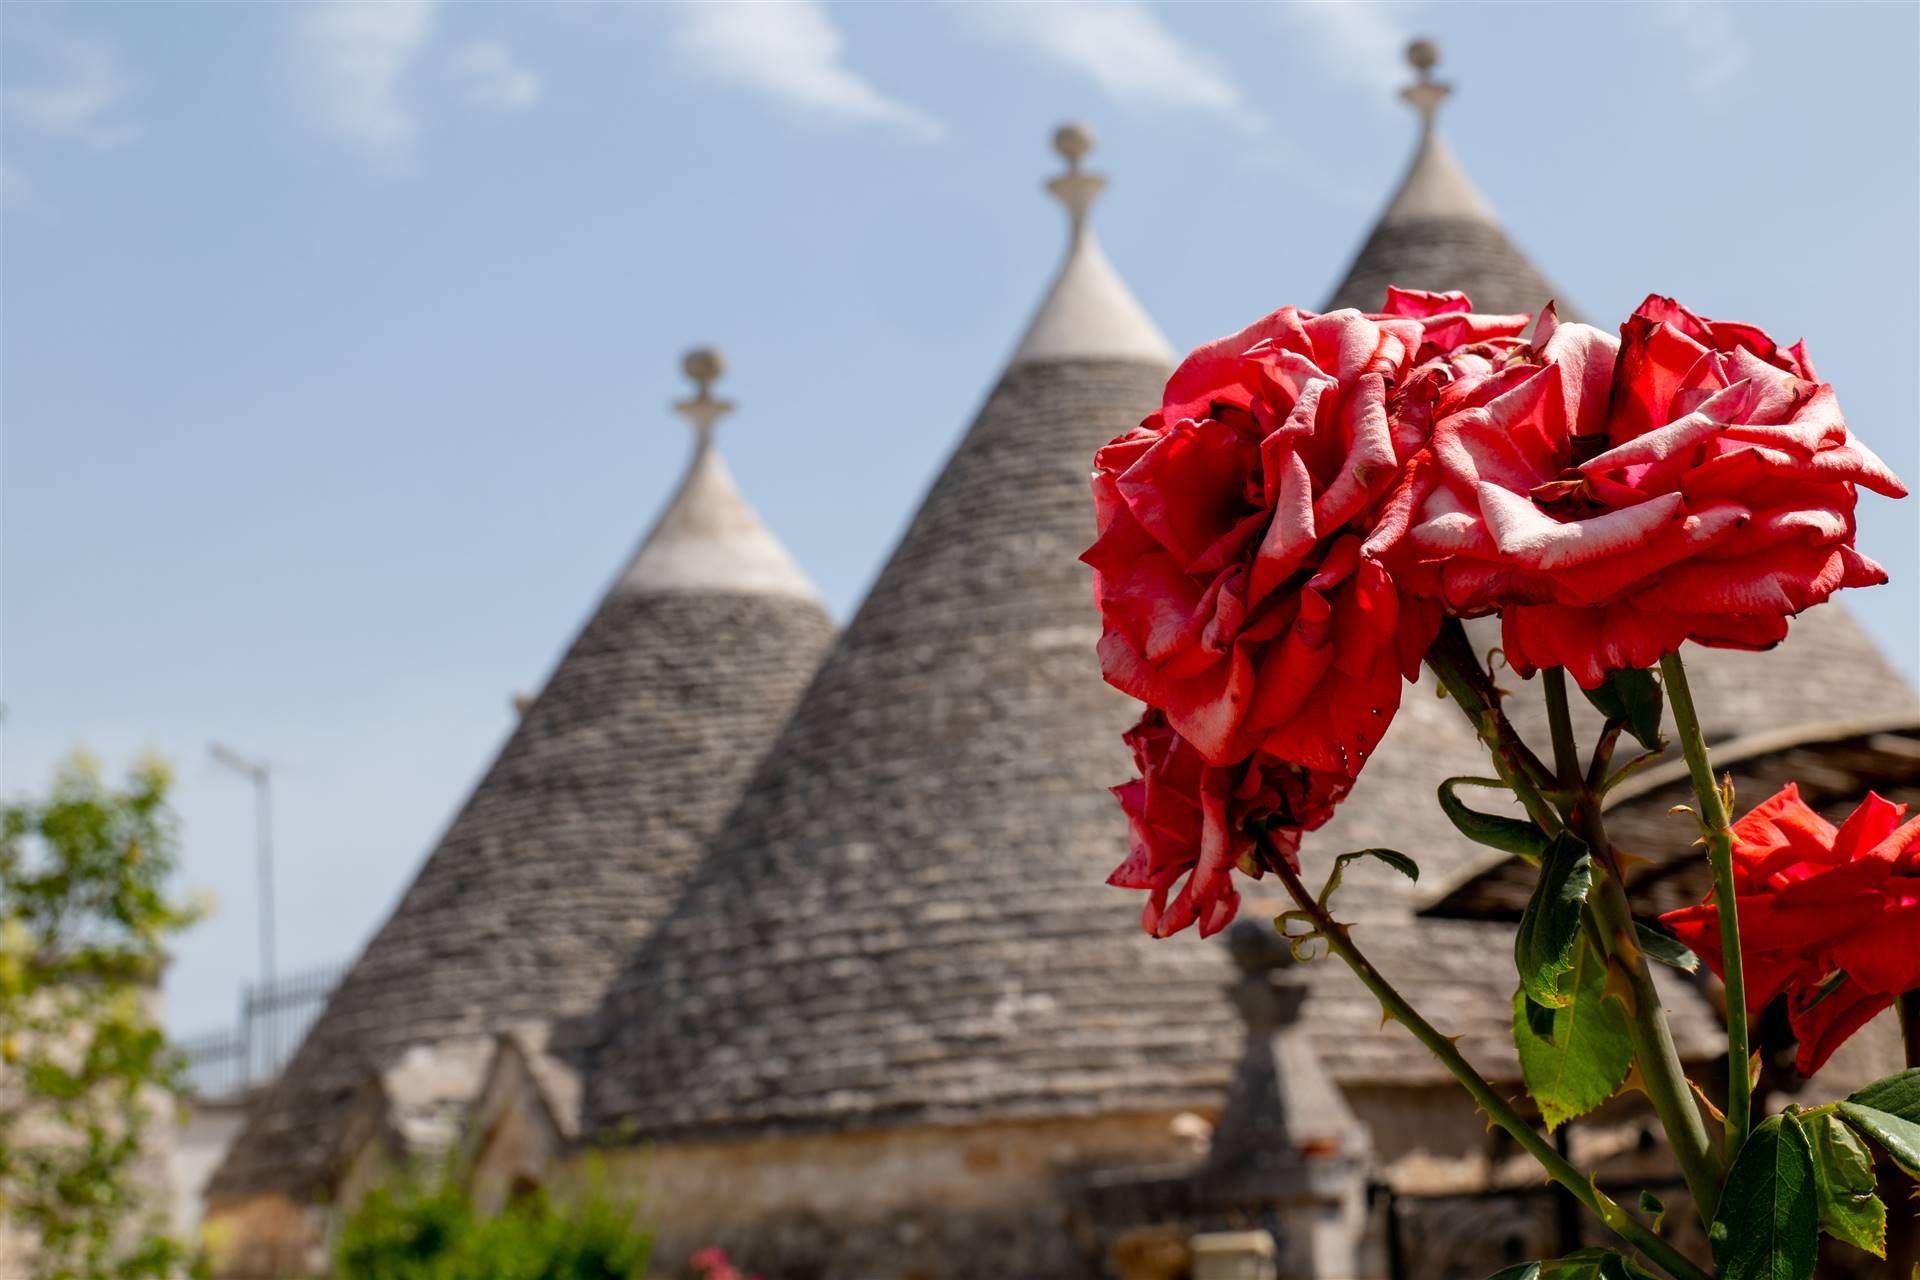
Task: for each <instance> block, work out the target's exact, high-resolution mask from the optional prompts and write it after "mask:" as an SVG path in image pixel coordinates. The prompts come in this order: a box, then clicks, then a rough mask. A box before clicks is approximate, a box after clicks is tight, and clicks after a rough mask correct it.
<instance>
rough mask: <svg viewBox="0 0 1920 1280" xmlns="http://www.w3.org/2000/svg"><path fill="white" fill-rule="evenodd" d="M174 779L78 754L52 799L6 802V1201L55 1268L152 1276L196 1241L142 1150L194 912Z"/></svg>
mask: <svg viewBox="0 0 1920 1280" xmlns="http://www.w3.org/2000/svg"><path fill="white" fill-rule="evenodd" d="M167 787H168V775H167V771H166V769H165V768H164V766H162V765H160V764H158V763H148V764H144V765H142V766H140V767H138V768H137V769H135V770H134V771H133V773H132V775H131V776H130V777H129V779H128V780H127V783H126V785H125V787H124V788H120V789H116V788H113V787H111V786H108V785H107V784H105V783H104V782H102V781H101V779H100V776H99V772H98V770H97V768H95V767H94V766H93V765H92V763H91V762H89V761H88V760H86V759H85V758H83V757H78V756H76V757H75V758H74V760H73V761H72V762H70V763H69V764H67V765H66V766H64V767H63V768H62V769H61V770H60V771H59V773H58V774H57V775H56V776H55V779H54V782H53V786H52V788H51V791H50V792H49V794H48V796H47V798H46V799H44V800H40V801H23V802H20V803H16V804H9V805H6V806H5V807H0V1059H4V1062H5V1064H6V1067H7V1071H6V1072H5V1073H4V1075H0V1214H4V1215H5V1217H6V1219H7V1221H8V1222H9V1223H10V1224H11V1225H13V1226H14V1227H16V1228H17V1229H19V1230H20V1231H21V1232H22V1233H24V1234H25V1235H26V1236H27V1238H28V1239H30V1240H34V1241H37V1242H38V1247H37V1250H36V1252H35V1254H34V1256H33V1258H32V1260H31V1265H32V1266H33V1268H34V1272H33V1274H34V1275H35V1276H36V1277H40V1278H41V1280H80V1278H81V1277H84V1278H85V1280H153V1278H156V1277H168V1276H175V1275H179V1274H181V1273H182V1272H184V1271H186V1270H187V1269H188V1268H189V1265H190V1262H191V1258H190V1255H189V1252H188V1250H187V1249H186V1248H185V1247H184V1246H183V1245H181V1244H180V1243H178V1242H176V1241H174V1240H172V1239H170V1238H169V1237H168V1236H167V1234H166V1232H165V1229H164V1205H163V1204H149V1203H147V1201H146V1199H145V1196H144V1194H143V1193H144V1190H145V1188H143V1186H142V1185H141V1179H140V1177H139V1164H140V1162H141V1161H142V1160H143V1159H144V1158H146V1157H147V1154H148V1147H147V1142H148V1135H149V1133H150V1131H151V1128H152V1126H153V1125H154V1124H155V1123H157V1122H159V1123H164V1122H167V1121H168V1120H169V1119H170V1116H169V1114H168V1112H169V1110H170V1107H171V1105H172V1104H173V1101H174V1098H173V1094H174V1092H175V1090H176V1088H177V1074H178V1065H179V1064H178V1063H177V1061H176V1060H175V1058H174V1055H173V1054H172V1053H171V1052H170V1051H169V1050H168V1048H167V1044H166V1038H165V1036H164V1035H163V1034H162V1033H161V1030H160V1028H159V1027H158V1026H157V1025H156V1024H155V1022H154V1020H153V1017H152V1014H151V1012H150V1010H149V1007H148V1002H147V993H148V991H149V990H150V989H151V987H152V986H153V984H154V983H155V982H157V981H158V979H159V976H160V971H161V967H162V965H163V963H164V961H165V946H166V941H167V939H168V938H169V937H170V936H172V935H173V934H174V933H176V932H178V931H179V930H180V929H182V928H184V927H186V926H187V925H188V924H189V923H191V921H192V919H193V913H192V912H191V911H189V910H187V909H186V908H184V907H182V906H180V905H178V904H176V903H174V902H173V901H171V900H170V899H169V898H168V896H167V882H168V879H169V877H170V875H171V873H172V871H173V869H174V865H175V860H176V846H177V836H176V832H175V822H174V818H173V815H172V813H171V811H170V810H169V809H168V807H167V801H166V796H167Z"/></svg>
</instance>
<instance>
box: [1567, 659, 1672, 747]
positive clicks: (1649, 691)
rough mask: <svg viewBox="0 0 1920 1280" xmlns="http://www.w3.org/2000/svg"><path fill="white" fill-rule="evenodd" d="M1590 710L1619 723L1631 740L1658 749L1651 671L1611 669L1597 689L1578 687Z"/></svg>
mask: <svg viewBox="0 0 1920 1280" xmlns="http://www.w3.org/2000/svg"><path fill="white" fill-rule="evenodd" d="M1581 692H1582V693H1584V694H1586V695H1587V701H1588V702H1591V703H1592V704H1593V708H1594V710H1596V711H1598V712H1599V713H1600V714H1601V715H1603V716H1605V717H1606V718H1607V719H1609V720H1614V721H1617V722H1619V723H1620V724H1623V725H1625V726H1626V728H1627V732H1628V733H1630V734H1632V735H1633V737H1634V741H1636V742H1638V743H1639V744H1640V745H1641V746H1643V747H1645V748H1646V749H1647V750H1649V751H1658V750H1659V749H1660V748H1661V746H1662V745H1664V744H1663V742H1662V739H1661V737H1660V710H1661V693H1660V681H1659V679H1658V678H1656V677H1655V676H1654V674H1653V672H1652V671H1650V670H1649V671H1638V670H1627V671H1615V672H1613V673H1612V674H1611V675H1609V676H1608V677H1607V682H1606V683H1605V684H1603V685H1601V686H1600V687H1599V688H1598V689H1582V690H1581Z"/></svg>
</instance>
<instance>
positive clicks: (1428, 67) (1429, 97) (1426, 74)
mask: <svg viewBox="0 0 1920 1280" xmlns="http://www.w3.org/2000/svg"><path fill="white" fill-rule="evenodd" d="M1439 62H1440V46H1439V45H1437V44H1435V43H1434V42H1433V41H1432V40H1429V39H1428V38H1427V37H1425V36H1421V37H1420V38H1419V39H1417V40H1415V41H1413V42H1412V43H1411V44H1409V45H1408V46H1407V63H1408V65H1409V66H1411V67H1412V68H1413V70H1414V72H1415V74H1416V75H1418V76H1419V77H1420V78H1419V79H1418V80H1415V81H1414V82H1413V83H1412V84H1410V85H1408V86H1407V87H1406V88H1404V89H1402V90H1401V91H1400V98H1401V101H1403V102H1405V103H1407V104H1408V105H1410V106H1411V107H1412V108H1413V109H1414V110H1415V111H1417V112H1419V113H1420V123H1421V124H1422V125H1424V126H1425V127H1427V128H1432V127H1433V117H1434V113H1435V112H1437V111H1439V110H1440V104H1441V103H1443V102H1445V101H1446V100H1447V95H1448V94H1450V93H1452V92H1453V86H1452V85H1450V84H1447V83H1445V82H1443V81H1440V80H1435V79H1434V78H1433V69H1434V67H1435V66H1437V65H1438V64H1439Z"/></svg>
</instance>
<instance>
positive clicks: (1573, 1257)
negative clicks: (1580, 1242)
mask: <svg viewBox="0 0 1920 1280" xmlns="http://www.w3.org/2000/svg"><path fill="white" fill-rule="evenodd" d="M1651 1275H1652V1273H1651V1272H1649V1271H1647V1270H1646V1269H1645V1268H1644V1267H1642V1266H1640V1265H1639V1264H1638V1263H1636V1262H1634V1261H1633V1260H1632V1259H1630V1258H1625V1257H1622V1256H1621V1255H1619V1254H1617V1253H1615V1252H1613V1250H1611V1249H1581V1250H1580V1251H1578V1252H1577V1253H1570V1254H1568V1255H1567V1256H1565V1257H1564V1258H1548V1259H1546V1260H1545V1261H1543V1262H1522V1263H1519V1264H1517V1265H1515V1266H1511V1267H1507V1268H1506V1269H1504V1270H1502V1271H1498V1272H1496V1273H1494V1275H1492V1276H1491V1277H1489V1280H1650V1277H1651Z"/></svg>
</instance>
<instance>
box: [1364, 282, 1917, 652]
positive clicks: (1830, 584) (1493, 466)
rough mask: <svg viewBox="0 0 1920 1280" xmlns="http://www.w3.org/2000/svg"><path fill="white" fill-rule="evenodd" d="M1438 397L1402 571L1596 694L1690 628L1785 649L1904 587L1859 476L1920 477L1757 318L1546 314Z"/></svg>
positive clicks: (1708, 636)
mask: <svg viewBox="0 0 1920 1280" xmlns="http://www.w3.org/2000/svg"><path fill="white" fill-rule="evenodd" d="M1427 400H1428V402H1427V403H1424V404H1423V405H1422V407H1421V411H1422V412H1423V413H1430V414H1431V415H1432V417H1433V426H1432V451H1433V456H1434V459H1435V462H1436V464H1437V465H1436V466H1435V467H1434V469H1433V472H1432V475H1433V481H1434V482H1433V483H1432V485H1431V487H1430V489H1428V491H1426V492H1425V493H1423V494H1422V495H1421V506H1420V512H1419V518H1418V521H1417V523H1416V524H1415V525H1414V527H1413V528H1412V529H1411V530H1410V531H1409V532H1408V534H1407V536H1406V537H1405V539H1404V540H1403V541H1402V542H1401V544H1400V545H1399V547H1398V548H1397V549H1396V551H1397V554H1398V555H1400V556H1401V557H1402V558H1403V560H1405V561H1410V562H1412V564H1406V563H1403V564H1401V565H1398V566H1396V568H1395V577H1396V579H1397V580H1399V581H1401V583H1402V585H1403V588H1404V589H1418V590H1420V591H1422V592H1423V593H1425V594H1431V595H1434V596H1436V597H1437V598H1439V599H1440V600H1442V601H1443V602H1444V603H1445V605H1446V607H1447V608H1448V609H1449V610H1450V611H1452V612H1454V613H1457V614H1461V615H1465V616H1476V615H1482V614H1488V613H1493V612H1496V611H1497V612H1499V613H1500V615H1501V624H1502V642H1503V647H1504V649H1505V652H1506V656H1507V659H1508V661H1509V662H1511V663H1512V664H1513V666H1514V668H1515V669H1516V670H1517V671H1518V672H1520V673H1521V674H1522V675H1530V674H1532V673H1533V672H1534V671H1535V670H1537V669H1540V668H1543V667H1552V666H1564V667H1565V668H1566V669H1567V670H1568V671H1570V672H1572V673H1573V675H1574V677H1575V678H1576V679H1578V680H1579V681H1580V683H1581V684H1582V685H1584V686H1586V687H1588V688H1593V687H1595V686H1597V685H1599V684H1600V683H1601V682H1602V681H1603V680H1605V678H1606V675H1607V673H1608V672H1609V671H1612V670H1617V669H1620V668H1633V667H1646V666H1651V665H1652V664H1654V663H1655V662H1657V661H1659V659H1660V658H1661V657H1663V656H1664V655H1666V654H1669V653H1672V652H1674V651H1675V650H1676V649H1678V648H1679V646H1680V644H1681V642H1683V641H1685V640H1693V641H1695V642H1697V643H1700V644H1705V645H1711V646H1717V647H1726V648H1743V649H1763V648H1767V647H1769V646H1771V645H1773V644H1776V643H1778V642H1779V641H1780V640H1782V639H1784V638H1785V636H1786V634H1787V620H1788V618H1789V617H1791V616H1792V615H1794V614H1796V613H1799V612H1800V611H1802V610H1804V609H1806V608H1808V607H1810V606H1812V605H1815V604H1819V603H1821V602H1822V601H1824V600H1826V599H1827V597H1828V596H1830V595H1831V594H1832V593H1833V592H1834V591H1836V590H1839V589H1840V588H1842V587H1855V586H1866V585H1870V584H1874V583H1879V582H1884V581H1885V580H1886V574H1885V572H1884V571H1883V570H1881V568H1880V567H1879V566H1878V565H1876V564H1874V563H1873V561H1871V560H1869V559H1867V558H1866V557H1865V556H1863V555H1861V554H1860V553H1859V552H1858V551H1856V550H1855V549H1854V546H1853V537H1854V502H1855V487H1856V486H1857V485H1865V486H1867V487H1868V488H1870V489H1873V490H1875V491H1877V492H1880V493H1883V494H1886V495H1888V496H1890V497H1899V496H1902V495H1903V494H1904V493H1905V492H1906V490H1905V489H1904V487H1903V486H1902V485H1901V484H1900V481H1899V480H1898V479H1897V478H1896V477H1895V476H1894V475H1893V474H1892V472H1890V471H1889V470H1888V469H1887V468H1886V466H1885V464H1883V463H1882V462H1881V461H1880V460H1879V459H1878V458H1876V457H1875V456H1874V455H1873V454H1872V453H1871V452H1870V451H1869V450H1868V449H1867V448H1866V447H1865V446H1864V445H1862V444H1861V443H1860V442H1859V441H1858V440H1856V439H1855V438H1854V437H1853V436H1852V435H1851V433H1850V432H1848V430H1847V426H1846V422H1845V420H1844V419H1843V418H1842V416H1841V414H1840V410H1839V406H1838V404H1837V402H1836V401H1835V398H1834V394H1833V389H1832V388H1831V387H1830V386H1826V385H1823V384H1820V383H1817V382H1815V381H1814V375H1813V368H1812V365H1811V364H1810V362H1809V361H1808V359H1807V356H1806V353H1805V350H1804V349H1803V348H1802V347H1801V346H1799V345H1796V346H1794V347H1792V348H1783V347H1780V346H1779V345H1778V344H1776V343H1775V342H1774V341H1773V340H1772V339H1771V338H1769V337H1768V336H1767V335H1766V334H1765V333H1764V332H1763V331H1762V330H1759V329H1757V328H1754V327H1752V326H1749V325H1734V324H1725V323H1720V322H1714V321H1708V320H1703V319H1701V318H1700V317H1698V316H1695V315H1694V314H1693V313H1692V312H1689V311H1687V310H1686V309H1685V308H1683V307H1681V306H1680V305H1679V304H1678V303H1675V302H1673V301H1672V300H1671V299H1665V298H1659V297H1653V298H1649V299H1648V300H1647V301H1646V302H1645V303H1643V304H1642V305H1641V306H1640V308H1639V310H1637V311H1636V312H1635V313H1634V315H1633V317H1632V318H1631V319H1630V320H1629V321H1628V322H1627V324H1626V325H1625V326H1624V327H1623V330H1622V337H1621V339H1620V340H1618V341H1616V340H1615V339H1614V338H1612V337H1611V336H1609V335H1607V334H1604V333H1601V332H1600V331H1599V330H1597V329H1594V328H1591V327H1589V326H1587V325H1578V324H1558V323H1556V322H1555V319H1554V317H1553V314H1552V311H1551V309H1550V308H1549V309H1548V311H1547V312H1546V313H1545V314H1543V316H1542V318H1541V322H1540V324H1539V326H1538V327H1537V330H1536V334H1535V338H1534V340H1533V342H1532V343H1531V344H1529V345H1526V346H1524V347H1510V348H1508V349H1506V350H1504V351H1502V352H1500V353H1499V354H1498V356H1497V357H1496V358H1495V359H1493V360H1491V361H1487V362H1485V363H1484V364H1482V365H1481V366H1479V367H1475V368H1472V369H1470V370H1467V371H1466V372H1465V373H1464V374H1463V376H1459V377H1454V378H1450V379H1446V380H1444V382H1443V384H1442V385H1438V386H1434V387H1431V388H1430V389H1429V394H1428V397H1427ZM1415 565H1417V566H1418V567H1417V568H1416V567H1414V566H1415ZM1416 583H1417V584H1419V585H1418V587H1417V588H1415V586H1414V584H1416Z"/></svg>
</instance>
